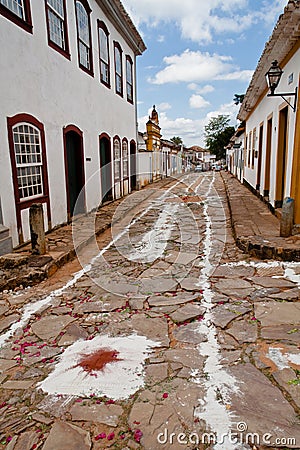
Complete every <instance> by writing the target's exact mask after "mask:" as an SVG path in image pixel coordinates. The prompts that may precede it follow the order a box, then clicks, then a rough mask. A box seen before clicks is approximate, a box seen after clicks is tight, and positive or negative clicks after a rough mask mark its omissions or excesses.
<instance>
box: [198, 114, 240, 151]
mask: <svg viewBox="0 0 300 450" xmlns="http://www.w3.org/2000/svg"><path fill="white" fill-rule="evenodd" d="M229 122H230V118H229V116H226V115H219V116H218V117H212V118H211V119H210V121H209V123H208V124H207V125H206V126H205V128H204V130H205V133H204V138H205V143H206V147H207V148H208V149H209V151H210V152H211V153H212V154H214V155H216V157H217V160H218V159H222V158H225V153H226V152H225V146H226V145H227V144H228V143H229V141H230V138H231V137H232V135H233V134H234V132H235V129H234V127H232V126H230V125H229Z"/></svg>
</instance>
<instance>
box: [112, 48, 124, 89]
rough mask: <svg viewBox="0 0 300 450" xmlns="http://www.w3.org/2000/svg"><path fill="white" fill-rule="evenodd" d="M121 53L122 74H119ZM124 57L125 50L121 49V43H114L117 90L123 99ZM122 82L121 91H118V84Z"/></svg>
mask: <svg viewBox="0 0 300 450" xmlns="http://www.w3.org/2000/svg"><path fill="white" fill-rule="evenodd" d="M116 52H118V53H119V55H120V65H121V67H120V69H121V70H120V73H119V72H117V53H116ZM122 55H123V50H122V48H121V45H120V44H119V42H116V41H114V59H115V89H116V94H118V95H120V96H121V97H123V64H122ZM119 82H120V85H121V89H120V90H119V89H118V84H119Z"/></svg>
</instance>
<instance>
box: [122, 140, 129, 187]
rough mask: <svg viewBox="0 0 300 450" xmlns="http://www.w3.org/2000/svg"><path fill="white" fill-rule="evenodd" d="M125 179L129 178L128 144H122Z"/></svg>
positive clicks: (125, 142)
mask: <svg viewBox="0 0 300 450" xmlns="http://www.w3.org/2000/svg"><path fill="white" fill-rule="evenodd" d="M122 161H123V178H128V173H129V172H128V142H127V141H126V140H124V141H123V142H122Z"/></svg>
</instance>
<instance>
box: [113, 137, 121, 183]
mask: <svg viewBox="0 0 300 450" xmlns="http://www.w3.org/2000/svg"><path fill="white" fill-rule="evenodd" d="M114 177H115V181H120V179H121V144H120V141H119V139H118V138H115V139H114Z"/></svg>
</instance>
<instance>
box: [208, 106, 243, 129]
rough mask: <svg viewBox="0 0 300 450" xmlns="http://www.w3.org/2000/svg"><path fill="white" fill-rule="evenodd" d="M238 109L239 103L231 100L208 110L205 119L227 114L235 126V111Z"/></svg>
mask: <svg viewBox="0 0 300 450" xmlns="http://www.w3.org/2000/svg"><path fill="white" fill-rule="evenodd" d="M239 109H240V105H235V104H234V103H233V101H232V102H230V103H224V104H223V105H221V106H220V107H219V108H218V109H217V110H215V111H210V112H209V113H208V114H207V119H208V120H210V119H211V118H212V117H218V116H221V115H226V116H229V118H230V121H231V124H232V125H233V126H235V125H236V124H237V123H238V122H237V119H236V116H237V113H238V111H239Z"/></svg>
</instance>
